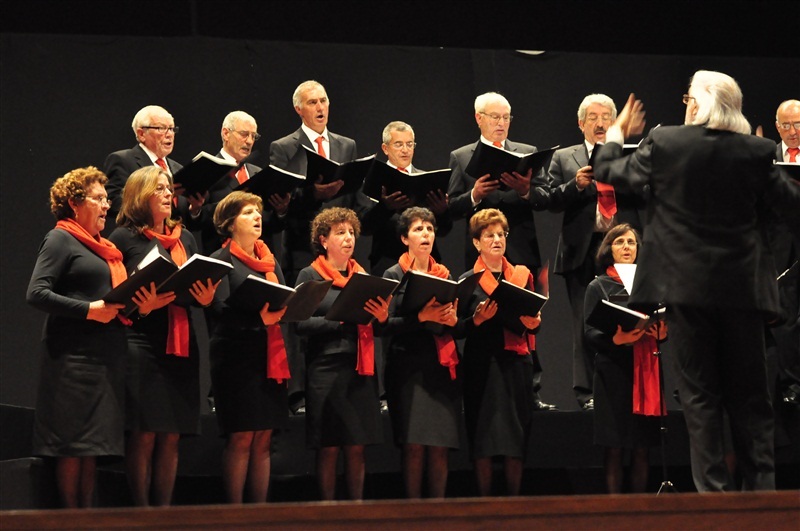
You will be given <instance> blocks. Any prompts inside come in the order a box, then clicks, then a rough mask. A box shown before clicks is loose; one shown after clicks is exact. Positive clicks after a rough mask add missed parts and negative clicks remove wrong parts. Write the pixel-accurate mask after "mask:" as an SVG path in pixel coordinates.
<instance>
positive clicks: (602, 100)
mask: <svg viewBox="0 0 800 531" xmlns="http://www.w3.org/2000/svg"><path fill="white" fill-rule="evenodd" d="M593 103H597V104H599V105H602V106H603V107H607V108H609V109H611V121H612V122H613V121H614V120H616V119H617V106H616V105H614V100H612V99H611V98H609V97H608V96H606V95H605V94H589V95H588V96H586V97H585V98H583V101H582V102H581V104H580V105H579V106H578V120H579V121H581V122H583V121H585V120H586V109H588V108H589V106H590V105H592V104H593Z"/></svg>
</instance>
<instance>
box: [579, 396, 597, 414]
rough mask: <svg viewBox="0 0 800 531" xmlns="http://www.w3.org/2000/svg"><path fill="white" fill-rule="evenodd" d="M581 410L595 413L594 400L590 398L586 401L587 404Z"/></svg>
mask: <svg viewBox="0 0 800 531" xmlns="http://www.w3.org/2000/svg"><path fill="white" fill-rule="evenodd" d="M581 409H582V410H584V411H593V410H594V398H590V399H589V400H587V401H586V403H585V404H583V405H582V406H581Z"/></svg>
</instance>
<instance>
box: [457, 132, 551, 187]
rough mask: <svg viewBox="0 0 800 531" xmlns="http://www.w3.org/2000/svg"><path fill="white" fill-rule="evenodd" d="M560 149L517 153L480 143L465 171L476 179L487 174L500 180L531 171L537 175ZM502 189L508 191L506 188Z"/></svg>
mask: <svg viewBox="0 0 800 531" xmlns="http://www.w3.org/2000/svg"><path fill="white" fill-rule="evenodd" d="M558 148H559V146H553V147H551V148H550V149H545V150H543V151H536V152H535V153H515V152H513V151H506V150H505V149H501V148H498V147H494V146H490V145H488V144H484V143H483V142H478V147H476V148H475V152H474V153H473V154H472V158H471V159H470V160H469V164H467V167H466V169H465V170H464V171H466V173H467V174H468V175H471V176H472V177H474V178H476V179H478V178H480V177H483V176H484V175H486V174H489V175H491V176H492V178H493V179H500V175H501V174H502V173H513V172H517V173H519V174H520V175H525V174H526V173H527V172H528V170H529V169H532V170H533V175H535V174H536V173H538V172H539V170H541V169H542V168H543V167H544V166H545V165H546V164H547V163H548V161H549V160H550V157H552V156H553V152H554V151H555V150H557V149H558ZM501 188H503V189H507V187H505V186H502V187H501Z"/></svg>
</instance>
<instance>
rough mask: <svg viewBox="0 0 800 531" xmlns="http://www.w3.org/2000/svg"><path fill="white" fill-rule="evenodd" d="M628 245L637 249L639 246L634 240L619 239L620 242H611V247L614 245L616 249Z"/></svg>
mask: <svg viewBox="0 0 800 531" xmlns="http://www.w3.org/2000/svg"><path fill="white" fill-rule="evenodd" d="M626 244H627V245H628V247H636V246H637V245H638V244H637V243H636V240H633V239H630V240H623V239H619V240H614V241H613V242H611V245H613V246H614V247H622V246H623V245H626Z"/></svg>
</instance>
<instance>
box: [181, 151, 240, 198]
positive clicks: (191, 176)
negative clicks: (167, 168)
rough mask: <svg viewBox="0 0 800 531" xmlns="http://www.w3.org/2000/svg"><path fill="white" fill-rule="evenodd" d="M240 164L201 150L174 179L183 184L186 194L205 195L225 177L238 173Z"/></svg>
mask: <svg viewBox="0 0 800 531" xmlns="http://www.w3.org/2000/svg"><path fill="white" fill-rule="evenodd" d="M242 162H244V161H242ZM240 166H241V164H236V163H235V162H231V161H229V160H226V159H223V158H220V157H215V156H214V155H210V154H208V153H206V152H205V151H201V152H200V153H198V154H197V156H195V158H193V159H192V162H190V163H189V164H187V165H186V166H184V167H183V168H181V169H180V170H178V171H177V172H175V175H173V176H172V181H173V182H174V183H175V184H180V185H182V186H183V189H184V195H186V196H192V195H195V194H200V195H203V194H205V193H206V192H207V191H208V190H210V189H213V188H214V185H215V184H216V183H217V182H219V181H220V180H221V179H222V178H223V177H228V176H230V175H233V174H234V173H236V171H237V170H238V169H239V167H240Z"/></svg>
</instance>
